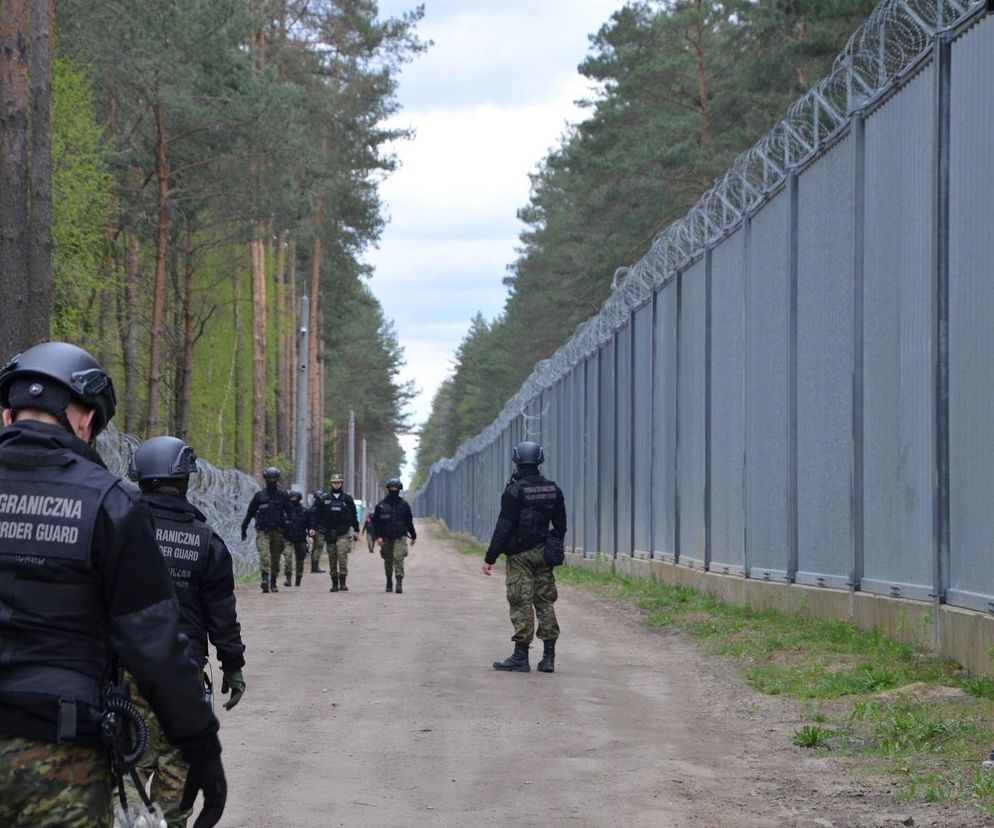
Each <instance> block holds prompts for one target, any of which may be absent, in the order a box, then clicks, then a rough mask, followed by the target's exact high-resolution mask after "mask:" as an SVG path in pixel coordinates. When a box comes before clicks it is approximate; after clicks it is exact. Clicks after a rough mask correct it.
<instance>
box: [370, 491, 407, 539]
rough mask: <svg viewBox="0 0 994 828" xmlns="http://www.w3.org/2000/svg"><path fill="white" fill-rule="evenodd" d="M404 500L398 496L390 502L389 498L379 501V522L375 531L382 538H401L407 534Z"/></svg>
mask: <svg viewBox="0 0 994 828" xmlns="http://www.w3.org/2000/svg"><path fill="white" fill-rule="evenodd" d="M404 504H405V501H403V500H401V499H400V498H398V499H397V500H396V501H394V502H391V501H390V499H389V498H384V499H383V500H381V501H380V505H379V509H380V523H379V526H378V527H377V532H378V534H380V535H381V536H382V537H384V538H402V537H404V536H405V535H406V534H407V519H406V517H407V512H406V510H405V509H404Z"/></svg>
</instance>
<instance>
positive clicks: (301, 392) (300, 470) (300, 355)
mask: <svg viewBox="0 0 994 828" xmlns="http://www.w3.org/2000/svg"><path fill="white" fill-rule="evenodd" d="M310 304H311V303H310V300H309V299H308V298H307V294H306V293H305V294H304V295H303V296H301V297H300V328H299V330H298V331H297V361H298V365H297V456H296V458H295V459H296V463H294V471H295V475H294V476H295V477H296V479H297V482H296V484H295V486H296V488H297V491H299V492H301V493H302V494H303V495H304V503H307V411H308V406H307V371H308V364H307V359H308V357H307V354H308V351H307V337H308V331H307V320H308V318H309V317H308V314H309V313H310Z"/></svg>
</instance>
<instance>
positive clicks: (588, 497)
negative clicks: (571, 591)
mask: <svg viewBox="0 0 994 828" xmlns="http://www.w3.org/2000/svg"><path fill="white" fill-rule="evenodd" d="M598 368H599V361H598V359H597V357H596V356H594V357H591V358H590V359H588V360H587V362H586V364H585V366H584V383H583V390H584V429H583V437H584V441H583V472H584V474H583V507H582V509H581V512H580V514H581V516H582V518H583V541H584V543H583V554H584V555H585V556H586V557H588V558H592V557H595V556H596V555H597V553H598V551H600V547H599V543H600V536H599V529H598V508H599V507H598V500H599V498H598V488H597V484H598V477H599V474H600V467H599V464H598V451H597V448H598V445H597V444H598V439H599V433H600V421H599V419H598V409H599V405H598V396H599V394H600V390H599V388H600V385H599V374H598Z"/></svg>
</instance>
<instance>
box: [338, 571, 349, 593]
mask: <svg viewBox="0 0 994 828" xmlns="http://www.w3.org/2000/svg"><path fill="white" fill-rule="evenodd" d="M347 577H348V575H339V576H338V588H339V589H340V590H341V591H342V592H348V591H349V588H348V587H347V586H345V579H346V578H347Z"/></svg>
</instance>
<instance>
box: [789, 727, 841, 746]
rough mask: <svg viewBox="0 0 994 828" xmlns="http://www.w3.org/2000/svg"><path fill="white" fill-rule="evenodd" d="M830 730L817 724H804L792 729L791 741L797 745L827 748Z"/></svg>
mask: <svg viewBox="0 0 994 828" xmlns="http://www.w3.org/2000/svg"><path fill="white" fill-rule="evenodd" d="M831 736H832V731H831V730H828V729H827V728H824V727H819V726H818V725H804V726H803V727H802V728H801V729H800V730H795V731H794V736H793V738H792V739H791V741H792V742H793V743H794V744H795V745H797V746H798V747H806V748H827V747H828V746H829V739H830V738H831Z"/></svg>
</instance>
